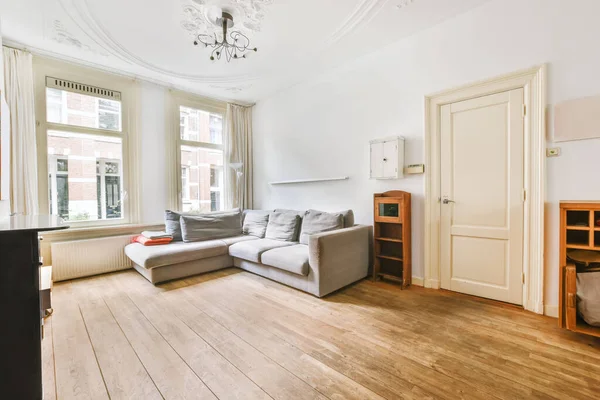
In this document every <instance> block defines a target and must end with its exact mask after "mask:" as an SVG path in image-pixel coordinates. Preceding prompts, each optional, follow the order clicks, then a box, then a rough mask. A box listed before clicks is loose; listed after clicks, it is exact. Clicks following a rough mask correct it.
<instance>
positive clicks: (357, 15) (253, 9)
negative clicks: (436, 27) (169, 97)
mask: <svg viewBox="0 0 600 400" xmlns="http://www.w3.org/2000/svg"><path fill="white" fill-rule="evenodd" d="M182 1H183V2H184V3H185V4H184V5H183V6H182V12H183V15H182V18H183V20H182V21H181V25H182V27H183V28H184V29H185V30H187V31H188V32H190V33H192V32H194V33H195V32H201V31H202V29H209V28H208V25H206V24H207V20H206V17H205V16H204V12H203V11H202V10H203V9H205V8H207V7H209V6H210V5H214V4H223V1H224V2H225V3H226V4H225V7H224V8H227V7H228V6H229V7H232V8H233V9H235V10H236V11H235V12H236V13H237V14H238V15H242V16H244V17H243V18H242V19H241V20H242V21H243V22H241V23H240V24H239V25H237V26H236V27H238V28H239V27H242V28H243V29H245V30H246V31H249V32H258V31H260V29H261V25H262V22H263V20H264V18H265V15H266V10H267V9H268V6H270V5H272V4H273V3H274V1H275V0H221V1H219V2H217V0H182ZM401 1H402V3H401V4H403V3H406V4H404V6H406V5H408V4H410V3H412V2H413V1H414V0H401ZM58 2H59V3H60V5H61V7H62V8H63V10H64V12H65V13H66V14H67V15H68V16H69V17H70V18H71V20H72V21H73V22H74V23H75V24H76V25H77V27H78V28H79V29H80V30H81V31H82V32H83V33H84V34H86V35H87V36H88V37H89V39H90V40H91V41H93V42H95V43H96V44H97V45H98V46H99V47H100V48H102V49H104V50H106V52H107V53H109V54H111V55H112V56H114V57H116V58H118V59H120V60H122V61H124V62H126V63H129V64H132V65H136V66H140V67H142V68H145V69H148V70H150V71H153V72H155V73H158V74H161V75H164V76H166V77H170V78H176V79H182V80H187V81H190V82H197V83H206V84H215V85H220V86H223V87H222V89H223V90H226V89H225V87H230V86H229V85H233V86H231V87H234V88H235V87H240V85H239V84H241V83H247V82H252V81H256V80H259V79H261V78H263V77H264V76H265V75H266V73H263V74H252V75H251V74H245V75H235V76H227V77H224V76H220V77H219V76H210V75H204V74H186V73H179V72H176V71H173V70H169V69H166V68H163V67H161V66H159V65H156V64H153V63H150V62H148V61H146V60H144V59H143V58H141V57H140V56H138V55H136V54H134V53H133V52H132V51H130V50H128V49H127V48H126V47H125V46H123V45H122V44H121V43H119V41H118V40H116V39H115V38H114V37H113V36H112V35H111V34H110V32H109V31H108V30H107V29H106V27H105V26H104V25H103V24H102V23H101V22H100V21H99V20H98V18H97V17H96V16H95V15H94V13H93V12H92V11H91V8H90V0H58ZM387 2H388V0H361V1H360V3H359V4H358V6H357V7H356V8H355V9H354V11H353V12H352V13H351V14H350V16H348V18H346V19H345V20H344V21H343V22H342V24H341V26H340V27H339V28H338V29H336V30H335V31H334V32H333V33H332V34H331V35H330V36H329V37H328V38H327V39H326V40H324V41H323V45H322V46H318V47H317V48H316V49H313V50H314V51H311V52H310V53H311V56H314V55H316V54H318V53H320V52H322V51H326V50H327V48H329V47H331V46H333V45H334V44H335V43H337V42H338V41H340V40H341V39H343V38H344V37H346V36H347V35H349V34H351V33H352V32H353V31H354V30H355V29H357V28H359V27H360V26H361V25H364V24H366V23H368V22H369V21H370V20H371V19H372V18H373V17H375V16H376V15H377V13H378V12H380V11H381V9H382V8H383V7H384V6H385V4H386V3H387ZM237 21H238V19H236V22H237ZM196 29H198V30H199V31H196ZM65 40H67V39H65ZM74 43H76V42H74ZM74 45H76V44H74ZM242 90H243V89H242Z"/></svg>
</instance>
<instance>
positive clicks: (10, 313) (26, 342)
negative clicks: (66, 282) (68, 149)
mask: <svg viewBox="0 0 600 400" xmlns="http://www.w3.org/2000/svg"><path fill="white" fill-rule="evenodd" d="M66 228H67V226H64V225H61V223H60V220H59V219H58V218H55V217H51V216H34V217H23V216H20V217H11V218H7V219H5V220H0V304H1V305H2V310H3V313H2V328H0V393H1V397H2V398H7V399H23V400H28V399H35V400H37V399H41V398H42V355H41V339H42V336H41V313H40V292H39V267H40V254H39V241H38V233H39V232H42V231H49V230H56V229H66Z"/></svg>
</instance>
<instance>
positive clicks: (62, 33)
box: [52, 19, 108, 56]
mask: <svg viewBox="0 0 600 400" xmlns="http://www.w3.org/2000/svg"><path fill="white" fill-rule="evenodd" d="M52 40H54V41H55V42H58V43H60V44H64V45H67V46H72V47H75V48H77V49H79V50H82V51H89V52H91V53H96V54H100V55H102V56H108V54H107V53H106V52H102V51H97V50H96V49H94V48H92V47H90V46H89V45H87V44H85V43H83V42H82V41H81V40H79V39H78V38H77V37H75V35H73V34H72V33H71V32H70V31H69V30H68V29H67V28H66V27H65V26H64V25H63V23H62V22H61V21H59V20H57V19H55V20H54V21H53V22H52Z"/></svg>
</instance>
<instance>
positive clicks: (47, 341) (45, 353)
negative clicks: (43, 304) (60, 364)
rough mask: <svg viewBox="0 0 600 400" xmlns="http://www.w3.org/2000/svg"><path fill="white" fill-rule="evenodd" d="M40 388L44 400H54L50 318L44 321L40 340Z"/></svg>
mask: <svg viewBox="0 0 600 400" xmlns="http://www.w3.org/2000/svg"><path fill="white" fill-rule="evenodd" d="M42 363H43V365H42V387H43V389H44V393H43V396H44V400H56V376H55V372H54V341H53V339H52V317H51V316H50V317H47V318H45V319H44V338H43V339H42Z"/></svg>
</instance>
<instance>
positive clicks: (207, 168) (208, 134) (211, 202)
mask: <svg viewBox="0 0 600 400" xmlns="http://www.w3.org/2000/svg"><path fill="white" fill-rule="evenodd" d="M179 132H180V149H179V151H180V160H181V199H182V208H183V211H199V212H207V211H219V210H222V209H223V207H224V204H223V202H224V196H222V193H223V186H224V182H223V116H222V115H221V114H217V113H212V112H208V111H204V110H200V109H196V108H192V107H186V106H180V107H179Z"/></svg>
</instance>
